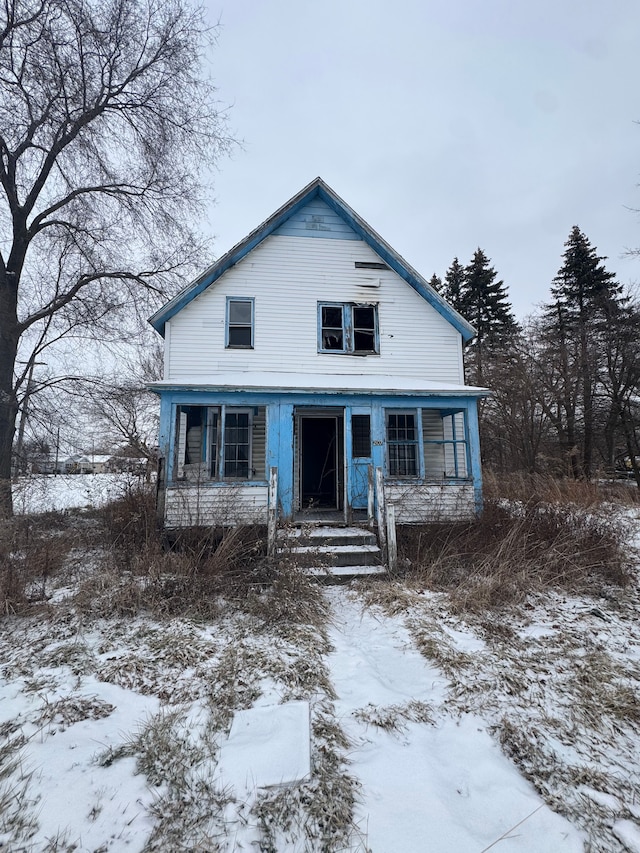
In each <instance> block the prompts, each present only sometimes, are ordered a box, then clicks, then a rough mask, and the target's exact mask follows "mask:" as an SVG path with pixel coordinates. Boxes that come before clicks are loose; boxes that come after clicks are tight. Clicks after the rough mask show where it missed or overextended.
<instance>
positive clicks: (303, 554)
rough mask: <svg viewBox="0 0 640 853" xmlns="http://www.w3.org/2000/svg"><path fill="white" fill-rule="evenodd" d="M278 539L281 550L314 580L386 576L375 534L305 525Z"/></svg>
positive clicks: (280, 533)
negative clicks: (289, 555)
mask: <svg viewBox="0 0 640 853" xmlns="http://www.w3.org/2000/svg"><path fill="white" fill-rule="evenodd" d="M278 539H279V543H280V545H279V547H280V549H281V550H282V551H288V552H289V554H291V557H292V558H293V559H294V560H295V561H296V562H297V563H298V564H299V565H300V566H302V567H303V568H305V569H306V570H307V572H308V573H309V574H311V575H313V576H315V577H318V578H322V579H326V580H331V579H332V578H334V579H336V580H337V579H340V580H345V579H348V578H352V577H357V576H361V575H368V576H371V575H374V576H375V575H384V574H385V573H386V567H385V566H383V565H382V553H381V551H380V548H379V547H378V543H377V541H376V537H375V534H374V533H372V532H371V531H370V530H368V529H366V528H361V527H329V526H322V525H318V526H310V525H308V524H306V525H304V526H301V527H293V528H285V529H282V530H280V531H279V532H278Z"/></svg>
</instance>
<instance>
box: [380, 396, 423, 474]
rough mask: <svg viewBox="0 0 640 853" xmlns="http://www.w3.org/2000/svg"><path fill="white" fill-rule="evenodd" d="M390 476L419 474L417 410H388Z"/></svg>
mask: <svg viewBox="0 0 640 853" xmlns="http://www.w3.org/2000/svg"><path fill="white" fill-rule="evenodd" d="M387 454H388V465H389V476H391V477H417V476H418V432H417V429H416V415H415V412H387Z"/></svg>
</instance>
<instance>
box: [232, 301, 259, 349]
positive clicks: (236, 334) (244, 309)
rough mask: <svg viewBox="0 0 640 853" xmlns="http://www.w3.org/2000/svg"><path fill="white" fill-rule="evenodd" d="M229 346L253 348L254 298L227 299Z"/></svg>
mask: <svg viewBox="0 0 640 853" xmlns="http://www.w3.org/2000/svg"><path fill="white" fill-rule="evenodd" d="M226 345H227V347H228V348H232V349H233V348H239V349H253V299H238V298H236V297H229V298H228V299H227V343H226Z"/></svg>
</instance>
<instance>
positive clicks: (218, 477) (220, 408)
mask: <svg viewBox="0 0 640 853" xmlns="http://www.w3.org/2000/svg"><path fill="white" fill-rule="evenodd" d="M189 408H197V409H202V410H204V414H203V415H202V416H201V428H202V436H201V454H202V455H201V458H200V460H199V461H197V462H186V453H187V439H186V435H187V411H186V410H187V409H189ZM238 414H243V415H246V416H247V429H248V436H247V437H248V442H247V447H248V459H247V460H246V462H247V476H246V477H242V476H235V475H234V476H231V475H228V474H227V473H226V469H227V458H226V457H227V454H226V446H227V444H228V442H227V441H226V432H227V416H228V415H238ZM255 414H256V407H255V406H227V405H225V404H224V403H223V404H218V405H215V404H214V405H210V406H208V405H199V404H193V405H191V404H177V406H176V418H175V423H176V440H175V459H174V468H173V480H174V481H176V480H178V481H180V480H185V479H186V480H188V479H189V477H188V475H187V472H188V470H190V469H191V470H196V469H199V471H200V472H201V474H200V475H199V478H200V476H201V475H204V477H203V479H204V480H207V481H209V482H212V483H225V482H232V483H245V482H250V481H252V480H255V479H256V477H255V473H254V459H253V452H254V450H253V421H254V415H255ZM214 421H215V435H214ZM234 461H235V462H237V460H234ZM242 461H244V460H242ZM204 472H206V474H205V473H204ZM263 479H264V478H260V477H259V478H258V480H259V481H260V482H262V481H263Z"/></svg>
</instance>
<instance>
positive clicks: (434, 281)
mask: <svg viewBox="0 0 640 853" xmlns="http://www.w3.org/2000/svg"><path fill="white" fill-rule="evenodd" d="M429 284H430V285H431V287H432V288H433V289H434V290H435V291H436V293H440V292H441V290H442V279H441V278H440V277H439V276H437V275H436V274H435V273H434V274H433V275H432V276H431V278H430V279H429Z"/></svg>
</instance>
